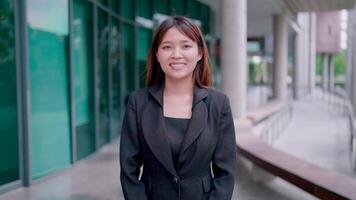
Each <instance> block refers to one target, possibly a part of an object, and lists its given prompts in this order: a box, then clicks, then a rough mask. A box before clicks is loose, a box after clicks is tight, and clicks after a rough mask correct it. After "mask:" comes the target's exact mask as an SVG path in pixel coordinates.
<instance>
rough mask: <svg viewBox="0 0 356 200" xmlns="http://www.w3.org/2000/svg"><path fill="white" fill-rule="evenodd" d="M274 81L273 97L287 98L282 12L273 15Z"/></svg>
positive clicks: (286, 29)
mask: <svg viewBox="0 0 356 200" xmlns="http://www.w3.org/2000/svg"><path fill="white" fill-rule="evenodd" d="M273 43H274V44H273V45H274V55H273V60H274V69H273V75H274V83H273V95H274V98H275V99H280V100H286V99H287V92H288V91H287V65H288V23H287V14H286V12H283V13H282V14H280V15H276V16H274V38H273Z"/></svg>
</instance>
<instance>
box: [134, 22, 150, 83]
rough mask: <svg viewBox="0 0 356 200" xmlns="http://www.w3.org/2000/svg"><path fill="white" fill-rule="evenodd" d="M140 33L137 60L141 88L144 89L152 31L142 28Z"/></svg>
mask: <svg viewBox="0 0 356 200" xmlns="http://www.w3.org/2000/svg"><path fill="white" fill-rule="evenodd" d="M138 31H139V32H138V36H139V37H138V48H137V54H136V59H137V60H138V66H139V80H140V87H144V86H145V78H146V77H145V75H146V58H147V54H148V50H149V48H150V44H151V37H152V31H151V30H149V29H145V28H140V29H139V30H138Z"/></svg>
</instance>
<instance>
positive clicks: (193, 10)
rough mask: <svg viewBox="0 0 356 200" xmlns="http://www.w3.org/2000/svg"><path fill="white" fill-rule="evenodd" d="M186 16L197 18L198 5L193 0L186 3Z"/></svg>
mask: <svg viewBox="0 0 356 200" xmlns="http://www.w3.org/2000/svg"><path fill="white" fill-rule="evenodd" d="M187 14H188V17H190V18H194V19H197V18H198V16H199V13H198V4H197V2H196V1H195V0H190V1H187Z"/></svg>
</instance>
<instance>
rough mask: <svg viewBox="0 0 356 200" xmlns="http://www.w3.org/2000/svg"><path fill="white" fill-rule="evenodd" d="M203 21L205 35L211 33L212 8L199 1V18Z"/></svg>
mask: <svg viewBox="0 0 356 200" xmlns="http://www.w3.org/2000/svg"><path fill="white" fill-rule="evenodd" d="M198 19H199V20H200V21H201V23H202V27H201V28H202V31H203V33H204V35H206V34H208V33H210V8H209V6H207V5H205V4H203V3H199V18H198Z"/></svg>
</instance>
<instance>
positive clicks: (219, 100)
mask: <svg viewBox="0 0 356 200" xmlns="http://www.w3.org/2000/svg"><path fill="white" fill-rule="evenodd" d="M206 90H207V91H208V97H209V101H210V102H211V103H215V104H220V105H223V104H225V103H226V102H227V101H228V100H229V98H228V97H227V95H226V94H224V93H223V92H221V91H219V90H217V89H215V88H207V89H206Z"/></svg>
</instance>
